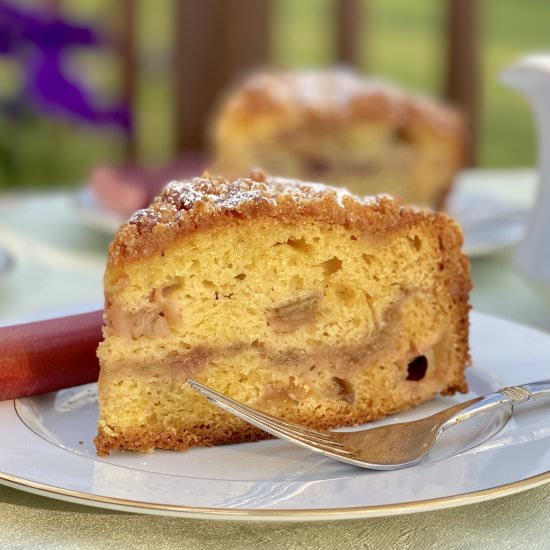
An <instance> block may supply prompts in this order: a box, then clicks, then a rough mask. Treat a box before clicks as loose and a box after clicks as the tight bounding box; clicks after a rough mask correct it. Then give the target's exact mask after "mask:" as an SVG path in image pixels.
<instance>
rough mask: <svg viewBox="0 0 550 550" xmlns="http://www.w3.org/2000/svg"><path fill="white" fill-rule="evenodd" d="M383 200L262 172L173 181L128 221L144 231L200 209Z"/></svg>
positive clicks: (341, 206) (340, 204)
mask: <svg viewBox="0 0 550 550" xmlns="http://www.w3.org/2000/svg"><path fill="white" fill-rule="evenodd" d="M381 198H382V196H369V197H365V198H364V199H360V198H359V197H357V196H355V195H352V194H351V193H350V192H349V191H348V190H347V189H344V188H336V187H330V186H328V185H325V184H322V183H315V182H301V181H295V180H291V179H287V178H281V177H268V176H266V175H265V174H263V173H262V172H259V171H257V172H255V173H253V174H251V176H250V177H248V178H240V179H237V180H234V181H227V180H225V179H223V178H221V177H212V176H210V175H208V174H205V175H204V176H202V177H197V178H193V179H192V180H187V181H171V182H170V183H168V184H167V185H166V186H165V187H164V189H163V190H162V192H161V194H160V195H159V196H158V197H157V198H156V199H155V201H154V202H153V204H152V205H151V206H150V207H149V208H146V209H143V210H138V211H137V212H136V213H135V214H134V215H133V216H132V217H131V218H130V219H129V220H128V222H129V223H130V224H132V225H136V226H138V230H142V229H145V228H147V227H149V228H150V227H152V226H155V225H160V224H163V225H173V224H174V223H178V222H179V221H181V220H183V219H185V218H186V217H187V216H189V215H191V212H195V211H199V210H201V211H204V212H215V211H218V212H222V211H232V212H237V213H238V212H240V211H242V210H243V209H244V208H246V207H249V206H250V205H258V206H260V205H261V204H264V205H270V206H272V207H276V206H277V204H280V203H281V202H285V201H286V202H288V201H292V202H293V203H294V204H296V205H297V206H298V207H301V206H302V205H305V204H310V203H314V202H318V201H324V200H329V201H331V202H332V203H333V204H335V205H337V207H338V208H339V209H342V210H344V209H346V205H347V204H349V203H348V201H351V202H353V203H356V204H368V205H375V204H376V203H377V202H378V201H379V200H380V199H381Z"/></svg>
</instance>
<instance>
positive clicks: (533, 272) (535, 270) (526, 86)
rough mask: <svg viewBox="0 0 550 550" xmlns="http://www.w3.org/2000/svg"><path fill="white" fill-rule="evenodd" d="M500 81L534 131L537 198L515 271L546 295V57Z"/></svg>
mask: <svg viewBox="0 0 550 550" xmlns="http://www.w3.org/2000/svg"><path fill="white" fill-rule="evenodd" d="M502 81H503V82H504V83H505V84H507V85H508V86H510V87H512V88H514V89H516V90H518V91H519V92H521V93H522V94H523V96H524V97H525V98H526V99H527V101H528V102H529V104H530V105H531V108H532V110H533V113H534V117H535V124H536V127H537V132H538V164H539V185H538V192H537V198H536V200H535V204H534V207H533V209H532V211H531V213H530V215H529V223H528V227H527V232H526V235H525V238H524V240H523V241H522V243H521V244H520V245H519V246H518V249H517V252H516V261H517V265H518V267H519V269H520V270H521V271H522V272H523V273H524V274H525V275H526V276H527V277H528V278H529V279H530V280H531V281H532V282H533V283H534V284H535V285H536V286H537V287H539V288H541V290H543V292H544V294H546V295H548V296H550V54H536V55H529V56H527V57H525V58H523V59H521V60H520V61H519V62H517V63H516V64H515V65H513V66H512V67H510V68H508V69H506V70H505V71H504V72H503V73H502Z"/></svg>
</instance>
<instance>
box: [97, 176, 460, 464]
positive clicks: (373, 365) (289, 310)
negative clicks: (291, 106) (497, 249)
mask: <svg viewBox="0 0 550 550" xmlns="http://www.w3.org/2000/svg"><path fill="white" fill-rule="evenodd" d="M461 243H462V236H461V233H460V230H459V228H458V227H457V225H456V224H455V223H454V222H453V221H452V220H451V219H449V218H448V217H447V216H446V215H444V214H437V213H434V212H431V211H421V210H418V209H411V208H403V207H401V206H400V205H399V203H398V202H397V201H396V200H394V199H392V198H390V197H388V196H379V197H372V198H368V199H366V200H360V199H359V198H357V197H355V196H353V195H350V194H349V193H347V192H345V191H342V190H337V189H333V188H330V187H326V186H323V185H320V184H312V183H311V184H310V183H302V182H292V181H289V180H284V179H280V178H267V177H266V176H265V175H263V174H261V173H257V174H255V175H252V176H251V177H250V178H243V179H238V180H235V181H227V180H224V179H222V178H218V177H210V176H208V175H204V176H203V177H201V178H195V179H193V180H191V181H182V182H173V183H170V184H169V185H168V186H167V187H166V188H165V189H164V190H163V192H162V193H161V195H160V196H159V197H158V198H157V199H156V200H155V201H154V202H153V204H152V205H151V206H150V207H149V208H147V209H145V210H140V211H138V212H137V213H136V214H135V215H134V216H133V217H132V218H130V220H129V221H128V222H127V223H126V224H125V225H124V226H123V227H122V228H121V229H120V230H119V232H118V234H117V235H116V237H115V240H114V242H113V243H112V245H111V248H110V253H109V260H108V264H107V270H106V273H105V321H106V326H105V329H104V336H105V340H104V342H103V343H102V344H101V345H100V348H99V352H98V354H99V359H100V364H101V373H100V379H99V404H100V416H99V433H98V436H97V438H96V446H97V451H98V453H99V454H101V455H103V454H106V453H109V452H110V451H112V450H114V449H132V450H139V451H149V450H151V449H153V448H163V449H185V448H187V447H189V446H193V445H216V444H221V443H235V442H240V441H252V440H257V439H262V438H265V437H268V436H267V434H265V433H264V432H262V431H260V430H258V429H257V428H254V427H252V426H250V425H248V424H246V423H245V422H243V421H241V420H239V419H237V418H236V417H233V416H231V415H229V414H227V413H225V412H223V411H221V410H220V409H218V408H216V407H215V406H213V405H211V404H209V403H208V402H207V400H206V399H205V398H204V397H202V396H201V395H199V394H198V393H196V392H195V391H193V390H192V389H191V387H190V386H189V385H188V384H187V383H186V380H187V377H188V376H189V377H193V378H195V379H196V380H198V381H200V382H202V383H204V384H207V385H208V386H211V387H213V388H215V389H217V390H218V391H220V392H222V393H224V394H226V395H229V396H231V397H233V398H235V399H237V400H239V401H242V402H244V403H247V404H248V405H250V406H252V407H256V408H258V409H262V410H264V411H268V412H270V413H272V414H273V415H275V416H278V417H282V418H287V419H289V420H292V421H295V422H298V423H300V424H303V425H307V426H312V427H318V428H327V427H333V426H342V425H351V424H357V423H361V422H366V421H369V420H373V419H375V418H380V417H382V416H384V415H387V414H390V413H394V412H397V411H402V410H404V409H407V408H409V407H412V406H414V405H417V404H419V403H422V402H423V401H426V400H428V399H431V398H432V397H434V396H435V395H437V394H440V393H441V394H452V393H454V392H455V391H465V390H466V380H465V377H464V369H465V367H466V365H467V363H468V310H469V306H468V293H469V290H470V277H469V272H468V263H467V260H466V258H465V257H464V256H463V255H462V253H461V251H460V247H461Z"/></svg>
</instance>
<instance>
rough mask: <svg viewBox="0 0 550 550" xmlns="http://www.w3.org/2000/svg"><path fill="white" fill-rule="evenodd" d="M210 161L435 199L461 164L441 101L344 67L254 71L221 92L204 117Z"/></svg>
mask: <svg viewBox="0 0 550 550" xmlns="http://www.w3.org/2000/svg"><path fill="white" fill-rule="evenodd" d="M212 140H213V156H214V159H213V162H214V166H215V169H216V170H217V171H218V172H220V173H223V174H224V175H226V176H228V177H233V176H238V175H241V174H243V173H246V171H247V170H250V169H253V168H261V169H263V170H265V171H266V172H268V173H270V174H273V175H278V176H285V177H291V178H297V179H302V180H306V181H322V182H323V183H327V184H332V185H338V186H343V187H347V188H348V189H349V190H350V191H352V192H353V193H356V194H358V195H367V194H374V193H389V194H391V195H393V196H396V197H399V198H400V199H401V200H403V201H404V202H405V203H413V204H418V205H422V206H430V207H433V208H440V207H442V206H443V202H444V198H445V196H446V194H447V193H448V191H449V189H450V186H451V184H452V182H453V179H454V177H455V175H456V173H457V171H458V170H459V169H460V168H461V166H462V163H463V149H464V131H463V122H462V119H461V117H460V116H459V115H458V113H457V112H456V111H455V110H453V109H451V108H450V107H449V106H447V105H445V104H443V103H441V102H439V101H436V100H434V99H430V98H428V97H423V96H419V95H416V94H413V93H410V92H407V91H404V90H403V89H401V88H399V87H397V86H394V85H391V84H388V83H386V82H383V81H380V80H376V79H372V78H366V77H363V76H360V75H359V74H357V73H354V72H352V71H350V70H344V69H333V70H327V71H309V72H308V71H294V72H292V71H286V72H277V71H273V72H263V73H256V74H253V75H251V76H249V77H248V78H247V79H245V80H244V81H243V82H241V84H240V85H237V86H236V87H235V88H234V89H233V90H232V91H230V92H229V93H228V95H227V96H226V98H225V100H224V101H223V102H222V104H221V106H220V108H219V111H218V112H217V114H216V116H215V118H214V122H213V126H212Z"/></svg>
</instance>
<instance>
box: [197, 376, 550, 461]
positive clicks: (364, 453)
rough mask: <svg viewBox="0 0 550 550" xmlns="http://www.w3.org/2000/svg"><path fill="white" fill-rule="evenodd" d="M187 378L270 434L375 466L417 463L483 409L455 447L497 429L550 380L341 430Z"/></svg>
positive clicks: (548, 390)
mask: <svg viewBox="0 0 550 550" xmlns="http://www.w3.org/2000/svg"><path fill="white" fill-rule="evenodd" d="M188 382H189V384H190V385H191V387H192V388H193V389H195V390H196V391H198V392H199V393H201V394H202V395H204V396H205V397H206V398H207V399H208V400H209V401H210V402H211V403H213V404H214V405H217V406H218V407H220V408H222V409H223V410H225V411H227V412H229V413H232V414H234V415H236V416H238V417H239V418H242V419H243V420H246V421H247V422H249V423H250V424H253V425H254V426H256V427H258V428H260V429H262V430H264V431H266V432H268V433H270V434H272V435H274V436H275V437H278V438H281V439H285V440H287V441H290V442H291V443H295V444H296V445H300V446H302V447H305V448H307V449H309V450H311V451H314V452H317V453H321V454H323V455H325V456H327V457H330V458H333V459H335V460H339V461H341V462H346V463H349V464H353V465H355V466H360V467H362V468H371V469H375V470H395V469H398V468H405V467H407V466H413V465H415V464H418V463H419V462H420V461H422V460H423V459H425V458H426V456H427V455H428V453H429V452H430V451H431V450H432V448H433V446H434V444H435V442H436V440H437V439H438V438H439V436H440V435H441V434H443V433H444V432H446V431H447V430H448V429H449V428H452V427H454V426H457V425H459V424H463V423H464V422H466V421H467V420H470V419H472V418H473V417H477V416H479V415H482V414H488V415H489V422H488V423H487V424H484V426H483V429H481V430H480V431H478V432H477V433H476V435H475V436H474V437H470V438H467V440H466V441H465V442H463V443H462V444H461V446H460V449H459V450H460V451H464V450H466V449H468V448H471V447H472V446H475V445H478V444H480V443H482V442H483V441H486V440H487V439H489V438H490V437H492V436H493V435H495V434H496V433H498V432H499V431H500V430H501V429H502V428H503V427H504V426H505V424H506V423H507V422H508V420H510V418H511V416H512V414H513V412H514V407H515V406H516V405H521V404H522V403H525V402H526V401H528V400H530V399H538V398H540V397H550V381H542V382H532V383H530V384H523V385H521V386H510V387H506V388H501V389H500V390H497V391H496V392H494V393H490V394H488V395H486V396H483V397H476V398H474V399H470V400H469V401H465V402H463V403H459V404H457V405H453V406H451V407H448V408H446V409H443V410H442V411H439V412H437V413H435V414H433V415H431V416H427V417H425V418H421V419H419V420H413V421H410V422H399V423H395V424H388V425H385V426H379V427H375V428H367V429H364V430H355V431H345V432H342V431H332V430H316V429H312V428H307V427H304V426H300V425H298V424H295V423H293V422H288V421H287V420H283V419H281V418H277V417H275V416H272V415H270V414H267V413H265V412H262V411H259V410H257V409H253V408H251V407H249V406H248V405H244V404H243V403H240V402H239V401H235V400H234V399H231V398H230V397H227V396H225V395H223V394H221V393H219V392H217V391H216V390H214V389H212V388H209V387H208V386H205V385H204V384H201V383H199V382H197V381H195V380H192V379H191V378H189V379H188Z"/></svg>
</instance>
